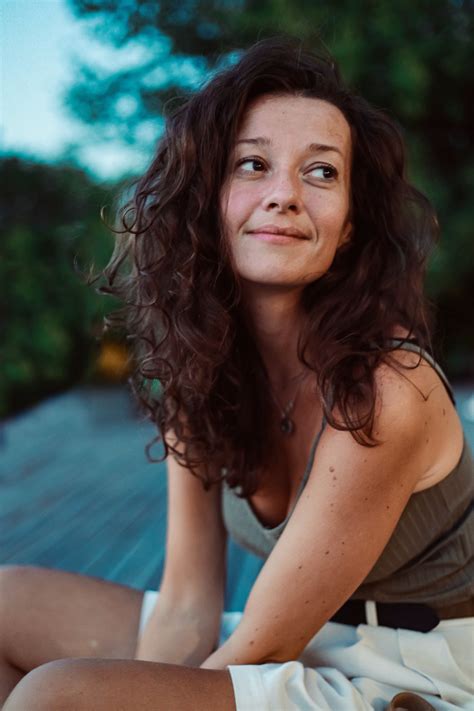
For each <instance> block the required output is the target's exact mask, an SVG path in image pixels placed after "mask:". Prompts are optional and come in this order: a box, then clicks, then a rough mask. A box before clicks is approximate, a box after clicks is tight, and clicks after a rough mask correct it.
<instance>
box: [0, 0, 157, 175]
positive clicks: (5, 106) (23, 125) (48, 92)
mask: <svg viewBox="0 0 474 711" xmlns="http://www.w3.org/2000/svg"><path fill="white" fill-rule="evenodd" d="M0 13H1V16H0V32H1V35H0V43H1V50H0V51H1V56H0V60H1V69H0V71H1V105H2V108H1V114H0V141H1V146H2V150H3V151H5V152H8V153H15V152H22V153H26V154H28V155H32V156H37V157H39V158H42V159H46V160H54V159H55V158H56V157H59V156H61V155H63V154H64V153H65V152H67V151H68V149H74V147H75V146H77V145H78V144H80V146H81V148H80V149H78V150H77V154H78V156H79V158H80V160H81V162H82V163H84V165H86V166H87V167H88V168H89V169H90V170H92V171H93V172H94V173H96V174H97V175H98V176H99V177H101V178H108V177H117V176H118V175H120V174H122V173H124V172H126V171H127V170H130V169H131V170H133V169H136V170H140V169H141V168H143V166H144V164H145V161H146V156H144V155H140V154H139V153H137V151H136V150H134V149H131V148H130V147H127V146H125V145H120V144H117V143H116V142H115V143H111V142H108V143H104V142H103V143H97V142H96V141H94V139H93V134H92V131H91V130H88V129H87V127H85V126H84V125H83V124H81V123H80V122H78V121H75V120H74V119H73V118H72V117H71V116H69V115H68V113H67V111H66V109H65V108H64V107H63V106H62V96H63V93H64V91H65V89H66V87H67V86H68V85H70V84H71V83H73V81H74V58H82V59H86V60H92V61H94V62H99V63H104V64H108V63H110V62H111V61H113V62H114V63H115V65H116V64H117V62H118V61H120V62H125V63H126V62H127V61H131V60H132V59H133V56H132V55H133V50H130V51H128V52H127V51H126V52H121V53H116V52H114V51H113V50H111V49H110V50H108V49H107V48H105V47H103V46H102V45H100V44H99V43H97V42H96V41H94V40H93V39H92V36H91V33H90V32H88V30H87V25H86V24H85V23H84V22H83V21H78V20H77V19H76V18H75V17H74V15H73V14H72V13H71V12H70V10H69V7H68V5H67V2H66V0H0ZM118 55H120V56H118Z"/></svg>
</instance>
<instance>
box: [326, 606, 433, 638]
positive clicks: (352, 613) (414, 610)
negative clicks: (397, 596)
mask: <svg viewBox="0 0 474 711" xmlns="http://www.w3.org/2000/svg"><path fill="white" fill-rule="evenodd" d="M375 609H376V611H377V624H378V625H381V626H382V627H393V628H395V629H397V628H398V627H404V628H405V629H409V630H416V631H417V632H429V631H430V630H432V629H433V627H436V625H437V624H438V622H439V617H438V615H437V613H436V612H435V610H433V608H432V607H430V606H429V605H425V604H423V603H418V602H376V603H375ZM331 622H339V623H341V624H343V625H356V626H357V625H361V624H362V625H366V624H368V620H367V615H366V608H365V600H347V602H345V603H344V605H343V606H342V607H340V608H339V610H338V611H337V612H336V614H335V615H333V616H332V617H331Z"/></svg>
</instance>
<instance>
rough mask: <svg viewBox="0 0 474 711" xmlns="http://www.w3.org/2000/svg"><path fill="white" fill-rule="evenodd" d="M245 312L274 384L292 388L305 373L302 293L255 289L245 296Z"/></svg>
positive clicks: (282, 387)
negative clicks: (300, 353)
mask: <svg viewBox="0 0 474 711" xmlns="http://www.w3.org/2000/svg"><path fill="white" fill-rule="evenodd" d="M249 292H250V293H249ZM244 311H245V316H246V320H247V321H248V323H249V327H250V330H251V333H252V334H253V337H254V339H255V342H256V345H257V348H258V350H259V352H260V355H261V357H262V359H263V362H264V364H265V367H266V369H267V373H268V377H269V378H270V383H271V384H272V386H273V387H274V388H277V389H280V390H281V389H286V388H287V387H292V386H293V384H294V380H295V378H297V377H298V376H299V375H301V373H302V372H303V370H304V367H303V366H302V364H301V362H300V360H299V359H298V353H297V348H298V339H299V335H300V333H301V328H302V326H303V323H304V314H303V312H302V309H301V290H298V291H296V290H295V291H292V292H289V291H288V290H286V291H283V290H275V289H269V288H259V289H255V288H254V289H252V290H249V291H247V292H246V294H245V298H244Z"/></svg>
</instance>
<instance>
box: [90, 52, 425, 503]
mask: <svg viewBox="0 0 474 711" xmlns="http://www.w3.org/2000/svg"><path fill="white" fill-rule="evenodd" d="M264 94H279V95H298V96H303V97H313V98H318V99H323V100H325V101H328V102H330V103H331V104H333V105H335V106H336V107H337V108H339V110H340V111H341V112H342V114H343V115H344V117H345V118H346V120H347V122H348V124H349V126H350V129H351V135H352V148H353V150H352V173H351V175H352V180H351V186H352V187H351V222H352V224H353V232H352V235H351V240H350V241H349V242H348V244H346V245H344V247H343V248H341V249H340V250H338V252H337V254H336V257H335V259H334V261H333V263H332V265H331V267H330V269H329V271H328V272H327V273H326V274H325V275H324V276H323V277H321V278H320V279H318V280H316V281H315V282H313V283H311V284H309V285H308V286H307V287H306V288H305V289H304V292H303V297H302V298H303V301H302V306H303V308H304V311H305V314H306V316H307V319H306V325H305V328H304V330H303V332H302V333H301V337H300V341H299V344H298V357H299V359H300V360H301V362H302V363H303V364H304V365H305V366H306V367H307V368H309V369H311V370H312V371H314V373H315V375H316V379H317V384H318V389H319V394H320V397H321V402H322V404H323V409H324V414H325V416H326V418H327V420H328V422H329V423H330V424H331V425H332V426H333V427H336V428H338V429H342V430H348V431H350V432H351V433H352V435H353V436H354V437H355V439H356V440H357V441H358V442H359V443H361V444H364V445H366V446H375V445H376V444H377V440H376V439H375V438H374V437H373V426H374V410H375V399H376V383H375V378H374V374H375V370H376V368H377V366H378V365H379V364H380V363H381V362H383V361H386V362H387V361H388V362H393V359H392V358H391V357H390V351H391V350H393V346H391V347H390V346H387V339H389V338H390V337H391V336H392V335H393V328H394V326H395V325H400V326H402V327H403V328H405V329H406V330H407V331H408V336H407V338H414V339H416V340H417V342H418V343H419V344H420V346H422V347H424V348H429V346H430V335H429V334H430V328H429V321H430V317H429V309H428V306H427V302H426V300H425V297H424V295H423V277H424V271H425V265H426V261H427V257H428V254H429V252H430V249H431V247H432V245H433V244H434V241H435V238H436V236H437V220H436V217H435V213H434V211H433V209H432V207H431V205H430V203H429V202H428V200H427V199H426V198H425V197H424V195H422V194H421V193H420V192H419V191H418V190H417V189H415V188H414V187H413V186H412V185H410V184H409V182H408V181H407V178H406V172H405V150H404V144H403V140H402V137H401V134H400V131H399V130H398V128H397V127H396V125H395V123H394V121H393V120H392V119H391V118H390V117H389V116H387V115H386V114H384V113H383V112H381V111H380V110H377V109H375V108H373V107H372V106H370V105H369V103H368V102H367V101H365V100H364V99H363V98H361V97H360V96H357V95H356V94H355V93H353V92H351V91H349V90H348V89H347V88H346V87H345V86H344V84H343V82H342V80H341V77H340V74H339V71H338V69H337V67H336V64H335V62H334V61H333V59H332V58H331V57H330V56H329V55H328V53H327V52H326V51H320V52H319V53H318V54H314V53H312V52H310V51H308V50H305V49H303V48H302V46H301V44H300V43H299V42H297V41H295V40H292V39H287V38H283V39H282V38H276V39H267V40H264V41H261V42H259V43H257V44H256V45H254V46H252V47H251V48H250V49H248V50H247V51H245V52H243V53H242V54H241V56H240V59H239V60H238V61H237V63H236V64H234V65H233V66H231V67H230V68H226V69H225V70H223V71H221V72H220V73H217V74H216V75H215V76H213V77H212V78H211V79H210V81H209V82H208V83H207V84H206V85H205V86H204V87H203V88H201V89H200V90H199V91H197V92H196V93H195V94H194V95H192V96H191V97H190V98H189V99H187V100H186V101H185V103H183V104H182V105H180V106H179V107H178V108H177V109H175V110H174V111H173V113H172V114H171V115H170V116H169V117H168V118H167V121H166V129H165V132H164V135H163V137H162V138H161V140H160V141H159V144H158V147H157V152H156V155H155V157H154V159H153V161H152V163H151V165H150V167H149V168H148V170H147V172H146V173H145V175H144V176H143V177H142V178H141V179H140V180H139V181H138V182H137V185H136V189H135V191H134V194H133V197H132V198H131V200H130V201H129V202H128V203H127V205H126V206H125V207H124V208H123V211H122V213H121V219H122V224H123V229H122V233H121V234H119V236H118V238H117V242H116V248H115V250H114V254H113V256H112V258H111V261H110V263H109V265H108V266H107V268H106V269H105V271H104V275H105V277H106V279H107V285H105V286H103V287H102V291H105V292H107V293H112V294H114V295H115V296H118V297H119V298H120V299H121V300H123V302H124V303H125V306H124V308H123V309H122V310H121V311H120V312H118V313H117V314H116V315H115V322H117V321H119V322H120V323H122V325H125V327H126V329H127V331H128V333H129V334H130V338H131V339H132V342H133V344H134V360H135V365H136V370H135V374H134V376H133V378H132V380H133V384H134V389H135V392H136V394H137V397H138V398H139V400H140V401H141V403H142V405H143V406H144V407H145V409H146V412H147V414H148V415H149V416H150V418H151V419H152V420H153V421H154V422H155V423H156V425H157V427H158V432H159V435H158V437H157V438H155V440H154V442H156V441H157V440H160V439H161V440H162V441H163V445H164V454H163V457H162V458H161V459H160V460H162V459H164V458H165V457H167V456H168V455H169V454H170V453H171V454H173V455H174V456H176V457H177V458H178V460H179V461H180V462H181V463H182V464H184V465H185V466H187V467H188V468H189V469H190V470H191V471H192V472H193V473H194V474H195V475H197V476H199V477H200V478H201V480H202V482H203V485H204V487H205V488H206V489H208V488H209V487H210V486H211V485H212V484H213V483H214V482H217V481H218V480H220V479H222V478H224V477H225V478H226V480H227V482H228V484H229V486H231V487H235V486H237V485H239V486H240V487H241V495H242V496H249V495H251V494H252V493H254V492H255V490H256V488H257V486H258V482H259V474H260V472H261V471H262V467H263V465H264V463H265V454H266V452H268V451H269V449H268V446H269V429H270V426H269V423H268V422H266V420H265V418H263V417H262V416H261V413H262V412H265V411H266V410H267V408H269V407H270V401H269V397H270V396H269V393H268V388H266V387H265V383H266V371H265V365H264V363H263V361H262V358H261V357H260V355H259V352H258V350H257V347H256V344H255V341H254V339H253V335H252V332H251V330H250V329H249V327H248V324H247V323H246V321H245V318H244V316H243V310H242V308H241V289H240V285H239V278H238V275H237V274H236V273H235V271H234V270H233V268H232V260H231V257H230V253H229V247H228V244H227V240H225V239H224V224H223V218H222V215H221V212H220V208H219V205H220V193H221V189H222V186H223V184H224V182H225V180H226V177H227V175H228V171H229V158H230V156H231V155H232V151H233V146H234V144H235V140H236V135H237V132H238V130H239V127H240V125H241V122H242V118H243V116H244V113H245V111H246V108H247V107H248V105H249V103H250V102H251V101H252V100H254V99H255V98H257V97H259V96H261V95H264ZM316 335H317V343H318V347H317V348H315V347H314V344H315V341H316ZM395 367H396V366H395ZM157 381H158V383H159V388H156V387H154V384H155V385H156V382H157ZM157 390H158V392H157ZM336 412H337V413H338V415H337V417H336V414H335V413H336ZM168 433H173V437H172V438H171V437H168ZM164 435H166V438H165V437H164Z"/></svg>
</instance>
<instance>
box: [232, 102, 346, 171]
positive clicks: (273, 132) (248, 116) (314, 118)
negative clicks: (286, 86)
mask: <svg viewBox="0 0 474 711" xmlns="http://www.w3.org/2000/svg"><path fill="white" fill-rule="evenodd" d="M283 137H285V138H293V139H294V140H295V141H297V142H298V141H301V142H302V143H304V142H305V141H308V140H309V141H310V144H309V145H311V144H314V145H315V146H316V145H318V144H324V145H331V146H333V147H334V148H335V149H337V151H338V152H339V153H340V154H341V156H342V157H343V158H344V157H346V156H347V157H350V153H351V128H350V126H349V124H348V122H347V120H346V118H345V116H344V114H343V113H342V111H341V110H340V109H338V108H337V106H334V104H331V103H330V102H328V101H325V100H323V99H316V98H313V97H303V96H292V95H286V94H284V95H279V94H278V95H275V94H265V95H263V96H260V97H258V98H257V99H254V100H253V101H252V102H251V103H250V104H249V106H248V107H247V109H246V111H245V113H244V116H243V120H242V122H241V125H240V128H239V131H238V133H237V137H236V138H237V142H243V141H247V140H248V141H249V143H250V142H255V141H256V140H257V139H258V142H259V143H260V144H265V143H267V144H269V145H271V143H272V140H275V139H280V140H281V138H283Z"/></svg>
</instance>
